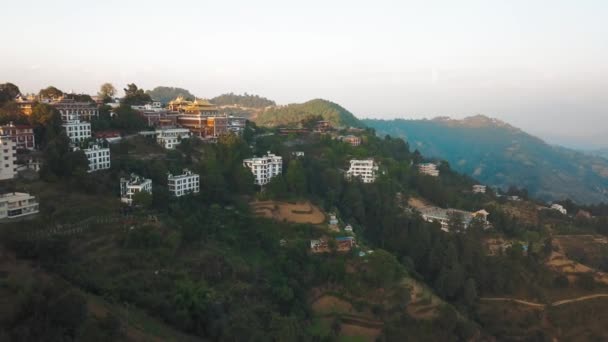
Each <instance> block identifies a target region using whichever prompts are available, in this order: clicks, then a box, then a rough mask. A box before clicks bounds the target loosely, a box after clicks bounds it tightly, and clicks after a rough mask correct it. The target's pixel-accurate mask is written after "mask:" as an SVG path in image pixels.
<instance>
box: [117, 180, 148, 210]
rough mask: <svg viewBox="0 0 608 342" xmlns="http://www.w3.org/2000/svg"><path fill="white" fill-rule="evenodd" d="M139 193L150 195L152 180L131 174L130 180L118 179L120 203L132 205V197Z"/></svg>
mask: <svg viewBox="0 0 608 342" xmlns="http://www.w3.org/2000/svg"><path fill="white" fill-rule="evenodd" d="M139 192H147V193H149V194H152V180H151V179H147V178H143V177H140V176H138V175H136V174H131V177H130V178H120V201H121V202H123V203H126V204H128V205H131V204H133V196H134V195H135V194H137V193H139Z"/></svg>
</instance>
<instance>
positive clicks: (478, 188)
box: [473, 184, 487, 194]
mask: <svg viewBox="0 0 608 342" xmlns="http://www.w3.org/2000/svg"><path fill="white" fill-rule="evenodd" d="M486 188H487V187H486V186H485V185H481V184H476V185H473V193H474V194H485V193H486Z"/></svg>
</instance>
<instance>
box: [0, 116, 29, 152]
mask: <svg viewBox="0 0 608 342" xmlns="http://www.w3.org/2000/svg"><path fill="white" fill-rule="evenodd" d="M0 135H2V136H8V137H10V138H11V139H12V140H13V142H15V144H17V149H18V150H30V151H32V150H34V149H35V148H36V140H35V138H34V128H33V127H32V126H29V125H15V124H13V123H12V122H11V123H9V124H8V125H4V126H0Z"/></svg>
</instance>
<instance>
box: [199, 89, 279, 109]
mask: <svg viewBox="0 0 608 342" xmlns="http://www.w3.org/2000/svg"><path fill="white" fill-rule="evenodd" d="M210 102H211V103H213V104H215V105H218V106H232V105H234V106H239V107H247V108H265V107H269V106H274V105H276V103H275V102H274V101H272V100H269V99H267V98H265V97H261V96H259V95H252V94H247V93H244V94H243V95H239V94H235V93H227V94H222V95H220V96H216V97H214V98H212V99H211V100H210Z"/></svg>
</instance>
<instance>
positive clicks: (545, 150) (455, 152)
mask: <svg viewBox="0 0 608 342" xmlns="http://www.w3.org/2000/svg"><path fill="white" fill-rule="evenodd" d="M363 122H364V123H365V124H366V125H368V126H370V127H373V128H375V129H376V130H377V132H378V133H379V134H390V135H391V136H393V137H400V138H404V139H407V141H408V142H409V144H410V145H411V146H412V147H413V148H415V149H417V150H419V151H420V152H421V153H422V154H424V155H425V156H428V157H435V158H439V159H445V160H447V161H449V162H450V165H452V167H453V168H454V169H455V170H457V171H459V172H464V173H466V174H468V175H470V176H472V177H475V178H476V179H478V180H480V181H481V182H484V183H487V184H491V185H495V186H498V187H502V188H505V189H506V188H508V187H509V186H517V187H525V188H526V189H528V191H529V193H530V194H531V195H533V196H535V197H537V198H541V199H545V200H560V199H565V198H570V199H573V200H576V201H578V202H581V203H593V202H595V203H597V202H602V201H603V202H606V201H608V160H605V159H602V158H599V157H593V156H588V155H585V154H583V153H580V152H576V151H574V150H569V149H566V148H562V147H558V146H551V145H548V144H546V143H545V142H543V141H542V140H541V139H538V138H536V137H534V136H531V135H529V134H527V133H525V132H523V131H521V130H519V129H517V128H514V127H512V126H509V125H508V124H505V123H504V122H500V121H498V120H494V119H490V118H487V117H483V116H477V117H471V118H467V119H464V120H451V119H445V118H438V119H434V120H401V119H397V120H363Z"/></svg>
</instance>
